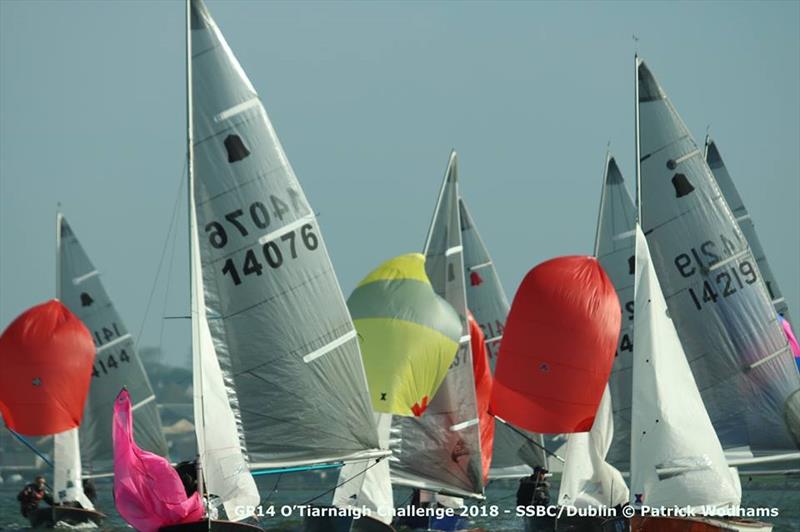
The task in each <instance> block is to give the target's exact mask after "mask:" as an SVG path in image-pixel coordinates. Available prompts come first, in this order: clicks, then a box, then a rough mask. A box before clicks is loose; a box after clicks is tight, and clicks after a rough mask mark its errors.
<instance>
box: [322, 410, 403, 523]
mask: <svg viewBox="0 0 800 532" xmlns="http://www.w3.org/2000/svg"><path fill="white" fill-rule="evenodd" d="M375 423H376V425H377V426H378V442H379V443H380V447H381V449H388V448H389V434H390V432H391V429H392V415H391V414H378V413H376V414H375ZM333 505H334V506H337V507H339V508H345V507H348V506H349V507H354V508H366V509H367V510H369V512H370V517H372V518H374V519H377V520H378V521H381V522H382V523H386V524H387V525H390V524H391V523H392V516H393V513H394V494H393V492H392V482H391V476H390V473H389V460H388V459H387V458H384V459H383V460H380V461H378V462H377V463H375V462H374V461H372V460H368V461H362V462H349V463H347V464H345V465H344V467H342V470H341V472H340V473H339V487H338V488H336V491H335V492H334V494H333Z"/></svg>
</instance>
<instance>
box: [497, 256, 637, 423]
mask: <svg viewBox="0 0 800 532" xmlns="http://www.w3.org/2000/svg"><path fill="white" fill-rule="evenodd" d="M621 317H622V314H621V310H620V305H619V299H618V298H617V294H616V291H615V290H614V286H613V285H612V284H611V281H610V280H609V278H608V276H607V275H606V273H605V271H603V268H602V267H601V266H600V263H599V262H598V261H597V260H596V259H595V258H594V257H575V256H573V257H558V258H555V259H551V260H549V261H547V262H543V263H542V264H539V265H538V266H536V267H535V268H534V269H532V270H531V271H530V272H528V274H527V275H526V276H525V279H523V281H522V284H521V285H520V287H519V290H517V293H516V295H515V296H514V302H513V303H512V305H511V311H510V312H509V314H508V321H507V323H506V328H505V331H504V334H503V342H502V343H501V344H500V353H499V355H498V359H497V366H496V367H495V375H494V378H495V380H494V390H493V393H492V413H493V414H495V415H497V416H499V417H501V418H503V419H505V420H506V421H509V422H511V423H512V424H514V425H516V426H518V427H520V428H524V429H527V430H530V431H534V432H541V433H550V434H553V433H568V432H585V431H588V430H589V429H591V427H592V423H593V421H594V416H595V412H596V411H597V407H598V405H599V404H600V399H601V397H602V396H603V390H604V388H605V385H606V383H607V382H608V376H609V374H610V373H611V366H612V364H613V362H614V354H615V351H616V348H617V340H618V339H619V331H620V321H621Z"/></svg>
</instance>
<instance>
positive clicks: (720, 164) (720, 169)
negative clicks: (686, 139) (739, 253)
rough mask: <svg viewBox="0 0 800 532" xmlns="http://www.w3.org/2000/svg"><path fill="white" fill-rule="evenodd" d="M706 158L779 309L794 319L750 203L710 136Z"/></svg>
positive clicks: (789, 319) (773, 301)
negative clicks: (737, 187) (752, 215)
mask: <svg viewBox="0 0 800 532" xmlns="http://www.w3.org/2000/svg"><path fill="white" fill-rule="evenodd" d="M705 158H706V163H708V167H709V168H711V171H712V172H713V173H714V177H715V178H716V179H717V184H718V185H719V189H720V191H722V195H723V196H725V201H727V202H728V207H730V208H731V211H732V212H733V216H734V217H735V218H736V221H737V222H738V224H739V227H740V228H741V230H742V234H744V236H745V238H746V239H747V242H748V243H749V244H750V250H751V251H752V252H753V256H754V257H755V258H756V262H757V263H758V270H759V271H760V272H761V276H762V277H763V278H764V283H765V284H766V285H767V291H768V292H769V296H770V297H771V298H772V304H773V305H774V306H775V310H776V311H778V314H781V315H783V317H784V318H786V319H787V320H788V321H789V322H790V323H791V321H792V320H791V317H790V316H789V306H788V305H787V303H786V300H785V299H784V297H783V292H781V289H780V286H778V281H777V280H776V279H775V275H774V274H773V273H772V268H770V266H769V262H767V256H766V254H765V253H764V248H763V247H762V246H761V241H760V240H759V239H758V234H757V233H756V226H755V223H754V222H753V219H752V218H751V217H750V213H749V212H748V211H747V207H745V205H744V202H743V201H742V197H741V196H740V195H739V191H738V190H737V189H736V185H735V184H734V182H733V178H731V174H730V172H728V168H727V167H726V166H725V161H723V160H722V155H720V153H719V149H718V148H717V144H716V142H714V141H713V140H711V139H710V138H708V137H706V146H705Z"/></svg>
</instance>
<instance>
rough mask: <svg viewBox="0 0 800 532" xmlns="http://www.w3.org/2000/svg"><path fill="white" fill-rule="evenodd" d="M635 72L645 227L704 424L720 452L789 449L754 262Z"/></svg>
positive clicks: (647, 79)
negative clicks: (717, 441) (710, 426)
mask: <svg viewBox="0 0 800 532" xmlns="http://www.w3.org/2000/svg"><path fill="white" fill-rule="evenodd" d="M636 70H637V80H638V85H637V94H638V98H637V100H638V101H637V117H638V121H637V126H638V127H637V130H638V131H637V132H638V136H637V147H638V150H637V151H638V152H639V157H640V165H641V170H640V181H641V183H640V187H639V189H640V209H641V224H642V229H643V231H644V233H645V235H646V237H647V241H648V244H649V246H650V252H651V254H652V259H653V267H654V269H655V271H656V273H657V274H658V280H659V282H660V284H661V287H662V288H663V290H664V296H665V298H666V301H667V306H668V308H669V312H670V316H671V317H672V320H673V321H674V323H675V328H676V329H677V331H678V335H679V337H680V340H681V343H682V345H683V349H684V351H685V352H686V355H687V358H688V360H689V363H690V365H691V368H692V372H693V374H694V377H695V381H696V382H697V386H698V388H699V389H700V393H701V395H702V396H703V401H704V403H705V406H706V409H707V410H708V413H709V415H710V417H711V421H712V422H713V424H714V428H715V429H716V432H717V434H718V435H719V438H720V440H721V441H722V445H723V447H725V448H726V449H728V448H734V447H749V449H750V450H751V451H752V452H754V453H755V452H759V451H767V452H775V451H785V450H790V449H794V448H795V447H796V446H797V441H796V440H793V438H792V435H791V431H794V434H795V435H800V427H798V424H800V420H798V419H797V418H796V417H795V415H794V414H792V412H798V411H800V408H798V406H797V405H794V406H792V405H793V403H796V402H800V394H794V395H792V394H793V392H795V391H797V390H798V389H800V375H798V371H797V367H796V366H795V364H794V361H793V360H792V354H791V352H790V350H789V345H788V343H787V341H786V338H785V337H784V335H783V332H782V331H781V328H780V324H779V323H778V318H777V314H776V312H775V310H774V308H773V306H772V299H771V298H770V296H769V292H768V291H767V287H766V285H765V284H764V279H763V277H762V273H761V271H760V270H759V267H758V264H757V262H756V258H755V257H754V256H753V252H752V250H751V248H750V247H749V246H748V242H747V239H746V238H745V235H744V234H742V231H741V229H740V228H739V225H738V224H737V223H736V219H735V217H734V214H733V213H732V212H731V209H730V208H729V207H728V204H727V203H726V201H725V197H724V196H723V194H722V193H721V192H720V188H719V186H718V185H717V182H716V180H715V179H714V175H713V174H712V172H711V170H710V169H709V167H708V165H707V164H706V162H705V161H704V160H703V154H702V151H701V150H700V149H699V148H698V147H697V145H696V143H695V142H694V140H693V138H692V136H691V134H690V133H689V130H688V129H687V128H686V126H685V125H684V123H683V121H682V120H681V118H680V116H679V115H678V113H677V112H676V111H675V108H674V107H673V106H672V103H671V102H670V101H669V99H668V98H667V95H666V94H665V93H664V91H663V89H662V88H661V86H660V85H659V84H658V82H657V81H656V79H655V77H653V74H652V72H651V71H650V70H649V69H648V67H647V65H645V63H644V62H643V61H642V60H641V59H639V58H637V59H636ZM784 416H786V421H784Z"/></svg>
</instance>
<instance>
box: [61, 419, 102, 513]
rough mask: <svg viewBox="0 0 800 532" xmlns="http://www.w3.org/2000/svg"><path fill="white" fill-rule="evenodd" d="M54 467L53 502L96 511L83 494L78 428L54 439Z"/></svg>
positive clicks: (62, 433)
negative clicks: (74, 503)
mask: <svg viewBox="0 0 800 532" xmlns="http://www.w3.org/2000/svg"><path fill="white" fill-rule="evenodd" d="M53 466H54V471H53V500H54V501H55V502H56V503H61V502H78V503H80V505H81V506H82V507H84V508H86V509H87V510H94V505H93V504H92V502H91V501H90V500H89V498H88V497H86V494H85V493H83V484H82V481H81V451H80V443H79V440H78V429H77V428H74V429H70V430H67V431H64V432H61V433H59V434H56V435H55V436H54V437H53Z"/></svg>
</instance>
